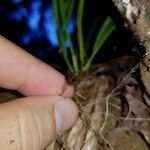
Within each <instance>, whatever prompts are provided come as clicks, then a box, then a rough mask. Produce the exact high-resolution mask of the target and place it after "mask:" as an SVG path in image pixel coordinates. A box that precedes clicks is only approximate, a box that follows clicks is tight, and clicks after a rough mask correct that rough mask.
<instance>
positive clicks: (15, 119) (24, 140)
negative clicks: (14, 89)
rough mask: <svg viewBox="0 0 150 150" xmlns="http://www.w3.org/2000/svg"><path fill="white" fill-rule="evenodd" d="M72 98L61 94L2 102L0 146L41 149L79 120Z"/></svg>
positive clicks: (16, 148) (18, 149)
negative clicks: (57, 134)
mask: <svg viewBox="0 0 150 150" xmlns="http://www.w3.org/2000/svg"><path fill="white" fill-rule="evenodd" d="M77 116H78V112H77V107H76V105H75V104H74V103H73V101H72V100H69V99H67V98H63V97H59V96H41V97H27V98H21V99H17V100H14V101H12V102H8V103H5V104H1V105H0V133H1V134H0V149H7V150H20V149H25V150H26V149H28V150H41V149H44V148H45V147H46V146H47V145H48V144H49V143H51V142H53V140H54V139H55V137H56V133H61V132H63V131H65V130H66V129H68V128H70V127H71V126H72V125H73V124H74V122H75V120H76V119H77Z"/></svg>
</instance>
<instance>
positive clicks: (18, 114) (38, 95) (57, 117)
mask: <svg viewBox="0 0 150 150" xmlns="http://www.w3.org/2000/svg"><path fill="white" fill-rule="evenodd" d="M0 86H1V87H3V88H7V89H13V90H17V91H19V92H21V93H22V94H24V95H25V96H27V97H25V98H20V99H16V100H14V101H11V102H8V103H4V104H1V105H0V149H3V150H9V149H10V150H22V149H24V150H42V149H44V148H45V147H46V146H47V145H48V144H49V143H51V142H53V141H54V139H55V138H56V134H57V133H62V132H63V131H65V130H67V129H68V128H70V127H71V126H72V125H73V124H74V122H75V120H76V119H77V116H78V111H77V107H76V105H75V104H74V103H73V101H72V100H70V98H71V97H72V95H73V92H74V89H73V87H72V86H70V85H67V83H66V82H65V77H64V76H63V75H62V74H60V73H59V72H57V71H56V70H54V69H53V68H51V67H50V66H48V65H47V64H45V63H43V62H41V61H40V60H38V59H36V58H35V57H33V56H31V55H30V54H28V53H27V52H25V51H23V50H22V49H21V48H19V47H17V46H16V45H14V44H13V43H11V42H9V41H8V40H6V39H4V38H3V37H1V36H0ZM64 88H65V89H66V90H64Z"/></svg>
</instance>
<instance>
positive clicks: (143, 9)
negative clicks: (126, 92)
mask: <svg viewBox="0 0 150 150" xmlns="http://www.w3.org/2000/svg"><path fill="white" fill-rule="evenodd" d="M112 1H113V2H114V4H115V5H116V7H117V8H118V10H119V12H120V14H121V15H122V16H123V17H124V19H125V23H126V24H127V26H128V27H129V28H130V29H131V30H132V31H133V33H134V35H135V36H136V37H138V38H137V39H138V41H139V44H140V45H143V46H144V47H145V50H146V52H147V55H146V56H145V57H144V60H143V63H141V65H140V73H141V79H142V81H143V84H144V86H145V88H146V91H147V93H148V94H149V95H150V54H149V52H150V0H112Z"/></svg>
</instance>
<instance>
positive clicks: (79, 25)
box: [77, 0, 85, 70]
mask: <svg viewBox="0 0 150 150" xmlns="http://www.w3.org/2000/svg"><path fill="white" fill-rule="evenodd" d="M83 6H84V0H80V1H79V5H78V12H77V36H78V43H79V57H80V63H81V70H82V67H83V65H84V53H85V52H84V43H83V31H82V18H83Z"/></svg>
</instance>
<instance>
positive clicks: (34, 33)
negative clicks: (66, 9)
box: [0, 0, 137, 64]
mask: <svg viewBox="0 0 150 150" xmlns="http://www.w3.org/2000/svg"><path fill="white" fill-rule="evenodd" d="M76 3H78V1H77V2H76ZM76 7H77V6H76ZM75 14H76V13H75V12H74V15H73V17H72V19H71V20H70V26H69V31H70V33H71V35H72V38H73V39H74V41H75V39H76V28H75V26H76V15H75ZM107 16H111V17H112V18H113V20H114V22H115V24H116V26H117V28H116V30H115V32H114V33H113V34H112V35H111V36H110V37H109V39H108V40H107V41H106V43H105V45H104V46H103V48H102V50H101V51H100V52H99V54H98V55H97V56H96V58H95V60H94V63H99V62H104V61H107V60H109V59H111V58H114V57H118V56H120V55H124V54H130V53H132V52H131V49H132V48H134V47H137V43H136V41H135V40H134V38H133V35H132V33H131V32H130V31H128V30H127V29H125V28H124V23H123V19H122V18H121V16H120V15H119V13H118V11H117V10H116V8H115V7H114V5H113V3H112V2H111V0H85V6H84V19H83V31H84V36H85V38H86V34H87V33H88V32H89V31H90V29H91V27H92V24H93V23H95V22H96V26H95V30H94V34H93V38H92V39H93V40H94V37H95V36H96V34H97V32H98V29H99V28H100V26H101V25H102V23H103V22H104V20H105V19H106V17H107ZM0 34H1V35H3V36H5V37H6V38H8V39H9V40H11V41H13V42H14V43H16V44H17V45H19V46H21V47H23V48H24V49H26V50H27V51H28V52H30V53H32V54H33V55H35V56H36V57H38V58H40V59H41V60H43V61H45V62H47V63H56V64H63V60H62V58H61V56H60V55H59V54H58V49H59V45H58V41H57V37H56V26H55V21H54V16H53V14H52V4H51V0H1V1H0ZM92 42H93V41H92V40H91V41H90V43H91V44H92ZM87 53H88V54H89V55H90V51H89V52H87Z"/></svg>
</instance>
